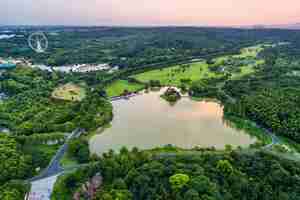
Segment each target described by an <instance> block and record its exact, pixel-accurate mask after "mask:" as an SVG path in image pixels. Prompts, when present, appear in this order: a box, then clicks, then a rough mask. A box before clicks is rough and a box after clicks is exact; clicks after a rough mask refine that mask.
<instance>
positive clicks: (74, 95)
mask: <svg viewBox="0 0 300 200" xmlns="http://www.w3.org/2000/svg"><path fill="white" fill-rule="evenodd" d="M85 96H86V91H85V89H84V88H82V87H80V86H78V85H75V84H73V83H68V84H65V85H62V86H60V87H58V88H56V89H55V90H54V91H53V92H52V97H53V98H55V99H62V100H67V101H81V100H82V99H84V97H85Z"/></svg>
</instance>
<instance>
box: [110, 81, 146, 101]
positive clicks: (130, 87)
mask: <svg viewBox="0 0 300 200" xmlns="http://www.w3.org/2000/svg"><path fill="white" fill-rule="evenodd" d="M144 88H145V86H144V85H143V84H139V83H136V82H129V81H128V80H117V81H114V82H113V83H111V84H109V85H108V86H107V87H106V89H105V91H106V94H107V96H108V97H116V96H122V95H124V94H128V93H131V92H136V91H140V90H142V89H144Z"/></svg>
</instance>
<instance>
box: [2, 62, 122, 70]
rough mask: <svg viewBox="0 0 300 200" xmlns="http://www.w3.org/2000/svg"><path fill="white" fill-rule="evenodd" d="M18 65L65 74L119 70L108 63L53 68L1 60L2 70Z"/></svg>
mask: <svg viewBox="0 0 300 200" xmlns="http://www.w3.org/2000/svg"><path fill="white" fill-rule="evenodd" d="M17 65H20V66H29V67H32V68H39V69H41V70H45V71H49V72H53V71H59V72H65V73H71V72H78V73H87V72H94V71H108V72H109V73H113V72H115V71H117V70H119V67H118V66H114V67H111V66H110V65H109V64H107V63H103V64H76V65H68V66H59V67H51V66H47V65H42V64H39V65H34V64H32V63H31V62H29V61H28V60H26V59H24V58H21V59H12V58H9V59H4V58H0V70H1V69H13V68H15V67H16V66H17Z"/></svg>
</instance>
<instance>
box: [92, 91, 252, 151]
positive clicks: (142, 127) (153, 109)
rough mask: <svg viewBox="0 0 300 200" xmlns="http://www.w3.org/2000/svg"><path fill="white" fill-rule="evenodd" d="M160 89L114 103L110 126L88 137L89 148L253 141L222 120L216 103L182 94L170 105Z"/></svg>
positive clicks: (208, 144)
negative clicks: (100, 132)
mask: <svg viewBox="0 0 300 200" xmlns="http://www.w3.org/2000/svg"><path fill="white" fill-rule="evenodd" d="M162 92H163V91H159V92H153V91H152V92H150V93H147V94H143V95H140V96H136V97H133V98H131V99H130V100H129V101H126V100H121V101H117V102H113V106H114V119H113V121H112V126H111V127H110V128H108V129H106V130H105V131H103V133H102V134H99V135H96V136H94V137H93V138H92V139H91V141H90V149H91V151H92V152H93V153H98V154H101V153H103V152H106V151H108V150H109V149H114V150H119V149H120V148H121V147H122V146H126V147H128V148H133V147H135V146H136V147H138V148H140V149H150V148H154V147H158V146H165V145H168V144H172V145H175V146H178V147H182V148H193V147H195V146H202V147H211V146H214V147H216V148H219V149H221V148H224V146H225V145H226V144H231V145H232V146H234V147H237V146H248V145H249V144H252V143H254V142H255V138H251V137H250V136H249V135H247V134H245V133H243V132H241V131H238V130H235V129H233V128H231V127H230V126H228V125H227V124H226V123H224V122H223V108H222V106H221V105H220V104H218V103H217V102H208V101H201V102H198V101H193V100H191V99H189V98H187V97H183V98H181V100H179V101H178V102H177V103H176V104H175V105H173V106H171V105H170V104H169V103H168V102H166V101H165V100H163V99H161V98H160V94H161V93H162Z"/></svg>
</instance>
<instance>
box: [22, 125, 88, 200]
mask: <svg viewBox="0 0 300 200" xmlns="http://www.w3.org/2000/svg"><path fill="white" fill-rule="evenodd" d="M83 132H84V130H83V129H79V128H78V129H75V130H74V131H73V132H72V133H71V134H70V135H69V136H68V137H67V139H66V141H65V143H64V144H63V145H62V146H61V147H60V149H59V150H58V151H57V152H56V154H55V156H54V157H53V158H52V160H51V162H50V164H49V165H48V167H47V168H46V169H45V170H43V171H42V172H41V173H40V174H39V175H38V176H36V177H33V178H31V179H29V180H28V181H29V182H30V183H31V188H30V192H29V193H28V195H26V197H25V200H50V195H51V193H52V190H53V187H54V184H55V182H56V179H57V178H58V176H59V175H60V174H62V173H63V172H64V169H63V168H62V167H61V165H60V160H61V159H62V157H63V156H64V154H65V152H66V151H67V149H68V142H69V141H70V140H71V139H73V138H78V137H79V136H80V135H81V134H82V133H83Z"/></svg>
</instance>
